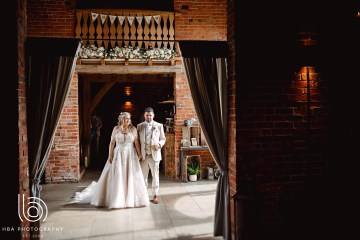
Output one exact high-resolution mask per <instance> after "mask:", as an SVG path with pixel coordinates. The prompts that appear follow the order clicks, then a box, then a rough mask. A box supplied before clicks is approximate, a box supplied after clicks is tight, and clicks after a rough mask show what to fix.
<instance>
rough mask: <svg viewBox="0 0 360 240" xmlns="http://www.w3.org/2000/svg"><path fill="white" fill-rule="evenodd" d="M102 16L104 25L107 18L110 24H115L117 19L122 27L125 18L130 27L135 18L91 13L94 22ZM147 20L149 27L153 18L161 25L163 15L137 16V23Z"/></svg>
mask: <svg viewBox="0 0 360 240" xmlns="http://www.w3.org/2000/svg"><path fill="white" fill-rule="evenodd" d="M99 15H100V19H101V23H102V24H104V22H105V20H106V18H107V17H109V19H110V23H111V24H113V23H114V22H115V19H116V17H117V18H118V19H119V23H120V24H121V26H122V25H123V24H124V21H125V18H127V19H128V22H129V24H130V26H131V25H132V24H133V22H134V19H135V16H114V15H106V14H99V13H91V20H92V21H93V22H94V21H96V19H97V17H98V16H99ZM144 18H145V21H146V23H147V24H148V25H150V23H151V18H154V20H155V22H156V24H159V22H160V19H161V15H155V16H136V21H137V22H138V23H139V24H141V23H142V21H143V19H144Z"/></svg>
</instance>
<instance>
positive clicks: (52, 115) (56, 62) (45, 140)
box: [26, 37, 81, 224]
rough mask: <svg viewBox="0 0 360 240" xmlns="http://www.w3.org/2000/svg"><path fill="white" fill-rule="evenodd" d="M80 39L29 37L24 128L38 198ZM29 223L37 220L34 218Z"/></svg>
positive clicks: (33, 187) (32, 182) (33, 184)
mask: <svg viewBox="0 0 360 240" xmlns="http://www.w3.org/2000/svg"><path fill="white" fill-rule="evenodd" d="M80 46H81V43H80V40H78V39H69V38H36V37H34V38H30V37H29V38H28V39H27V42H26V69H27V75H26V76H27V78H26V80H27V82H26V85H27V91H26V94H27V129H28V151H29V159H28V161H29V168H30V181H31V190H30V191H31V192H30V194H31V196H32V197H37V198H40V191H41V188H40V185H39V184H40V180H41V177H42V174H43V173H44V169H45V165H46V162H47V160H48V157H49V154H50V150H51V146H52V141H53V137H54V133H55V130H56V127H57V124H58V121H59V118H60V114H61V111H62V109H63V106H64V102H65V99H66V96H67V93H68V90H69V86H70V82H71V79H72V77H73V75H74V70H75V66H76V58H77V53H78V51H79V49H80ZM32 224H39V221H36V222H34V223H32Z"/></svg>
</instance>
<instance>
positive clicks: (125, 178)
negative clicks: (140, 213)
mask: <svg viewBox="0 0 360 240" xmlns="http://www.w3.org/2000/svg"><path fill="white" fill-rule="evenodd" d="M118 119H119V121H118V125H117V126H115V127H114V129H113V131H112V134H111V141H110V145H109V158H108V160H107V162H106V164H105V167H104V169H103V171H102V173H101V175H100V178H99V180H98V182H95V181H94V182H92V183H91V184H90V185H89V186H88V187H87V188H85V189H84V190H83V191H81V192H76V193H75V197H74V201H73V203H90V204H92V205H96V206H99V207H108V208H129V207H144V206H147V205H149V203H150V201H149V196H148V192H147V188H146V186H145V182H144V177H143V175H142V171H141V167H140V163H139V156H141V152H140V144H139V140H138V134H137V130H136V128H135V127H134V126H133V125H132V124H131V115H130V113H128V112H122V113H120V115H119V118H118ZM115 143H116V146H115ZM114 146H115V148H114Z"/></svg>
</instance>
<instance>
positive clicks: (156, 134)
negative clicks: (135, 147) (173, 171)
mask: <svg viewBox="0 0 360 240" xmlns="http://www.w3.org/2000/svg"><path fill="white" fill-rule="evenodd" d="M146 126H147V122H146V121H145V122H142V123H139V124H138V125H137V130H138V134H139V141H140V148H141V156H142V158H143V159H145V154H146V152H145V132H146ZM152 128H153V129H152V130H153V131H152V136H151V143H150V144H160V146H161V147H160V148H159V149H158V150H153V149H152V148H151V154H152V157H153V159H154V161H160V160H161V148H162V147H163V146H164V144H165V141H166V138H165V133H164V126H163V125H162V124H161V123H158V122H155V121H153V126H152Z"/></svg>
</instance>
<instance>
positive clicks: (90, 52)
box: [78, 45, 177, 61]
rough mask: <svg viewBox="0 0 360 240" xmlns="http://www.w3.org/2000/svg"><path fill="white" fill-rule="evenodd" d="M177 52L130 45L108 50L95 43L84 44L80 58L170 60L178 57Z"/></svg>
mask: <svg viewBox="0 0 360 240" xmlns="http://www.w3.org/2000/svg"><path fill="white" fill-rule="evenodd" d="M176 56H177V54H176V52H175V51H174V50H171V49H168V48H154V49H146V48H139V47H136V48H132V47H131V46H129V47H115V48H111V49H110V50H109V51H106V50H105V48H104V47H99V48H98V47H96V46H95V45H87V46H82V47H81V50H80V52H79V54H78V57H79V58H83V59H97V58H106V59H116V58H129V59H143V60H145V61H146V60H148V59H162V60H170V59H172V58H174V57H176Z"/></svg>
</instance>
